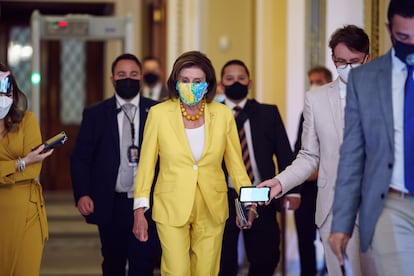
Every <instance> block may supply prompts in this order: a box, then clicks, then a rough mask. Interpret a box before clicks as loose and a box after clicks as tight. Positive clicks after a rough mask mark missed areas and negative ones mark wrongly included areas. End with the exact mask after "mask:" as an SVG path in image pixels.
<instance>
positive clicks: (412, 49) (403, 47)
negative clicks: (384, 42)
mask: <svg viewBox="0 0 414 276" xmlns="http://www.w3.org/2000/svg"><path fill="white" fill-rule="evenodd" d="M391 40H392V44H393V47H394V50H395V56H396V57H398V58H399V59H400V60H401V61H402V62H404V63H405V64H407V65H410V66H412V65H414V44H407V43H403V42H401V41H398V40H396V39H395V38H394V37H391Z"/></svg>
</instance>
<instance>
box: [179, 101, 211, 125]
mask: <svg viewBox="0 0 414 276" xmlns="http://www.w3.org/2000/svg"><path fill="white" fill-rule="evenodd" d="M205 106H206V102H205V101H203V102H202V103H201V107H200V110H199V111H198V113H197V114H196V115H190V114H188V113H187V111H186V110H185V107H184V105H183V102H181V101H180V109H181V114H183V117H184V118H186V119H187V120H189V121H195V120H198V119H199V118H200V117H201V116H202V115H203V112H204V107H205Z"/></svg>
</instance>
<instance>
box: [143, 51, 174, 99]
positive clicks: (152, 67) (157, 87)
mask: <svg viewBox="0 0 414 276" xmlns="http://www.w3.org/2000/svg"><path fill="white" fill-rule="evenodd" d="M142 76H143V79H144V82H143V86H142V95H143V96H144V97H148V98H151V99H153V100H155V101H163V100H165V99H167V98H168V89H167V86H165V84H164V83H163V81H162V77H163V70H162V68H161V61H160V60H159V59H158V58H157V57H154V56H146V57H144V58H143V60H142Z"/></svg>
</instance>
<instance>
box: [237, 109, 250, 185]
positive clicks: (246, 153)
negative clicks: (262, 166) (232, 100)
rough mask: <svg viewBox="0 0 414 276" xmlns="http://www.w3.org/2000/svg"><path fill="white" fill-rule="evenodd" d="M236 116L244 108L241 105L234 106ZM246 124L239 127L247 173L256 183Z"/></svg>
mask: <svg viewBox="0 0 414 276" xmlns="http://www.w3.org/2000/svg"><path fill="white" fill-rule="evenodd" d="M233 109H234V111H235V113H234V116H235V117H237V116H238V115H239V113H240V111H241V110H242V108H241V107H240V106H235V107H234V108H233ZM243 125H244V124H242V125H240V126H238V128H239V138H240V146H241V149H242V156H243V162H244V166H245V167H246V171H247V174H248V175H249V178H250V181H251V182H252V184H253V183H254V173H253V168H252V163H251V161H250V154H249V147H248V146H247V138H246V132H245V129H244V126H243Z"/></svg>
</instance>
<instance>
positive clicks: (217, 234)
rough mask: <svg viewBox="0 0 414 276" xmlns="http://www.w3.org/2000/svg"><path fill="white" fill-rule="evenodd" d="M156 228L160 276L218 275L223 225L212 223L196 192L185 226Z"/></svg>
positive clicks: (197, 191)
mask: <svg viewBox="0 0 414 276" xmlns="http://www.w3.org/2000/svg"><path fill="white" fill-rule="evenodd" d="M177 204H179V202H177ZM156 225H157V231H158V236H159V238H160V241H161V247H162V258H161V275H163V276H168V275H171V276H191V275H193V276H217V275H218V272H219V267H220V252H221V243H222V240H223V232H224V226H225V222H223V223H220V224H216V223H214V220H213V219H212V215H211V214H210V212H209V211H208V208H207V205H206V204H205V201H204V199H203V196H202V195H201V192H200V190H199V188H197V189H196V195H195V199H194V205H193V210H192V212H191V216H190V219H189V220H188V222H187V223H186V224H184V225H183V226H180V227H174V226H169V225H165V224H161V223H156Z"/></svg>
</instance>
